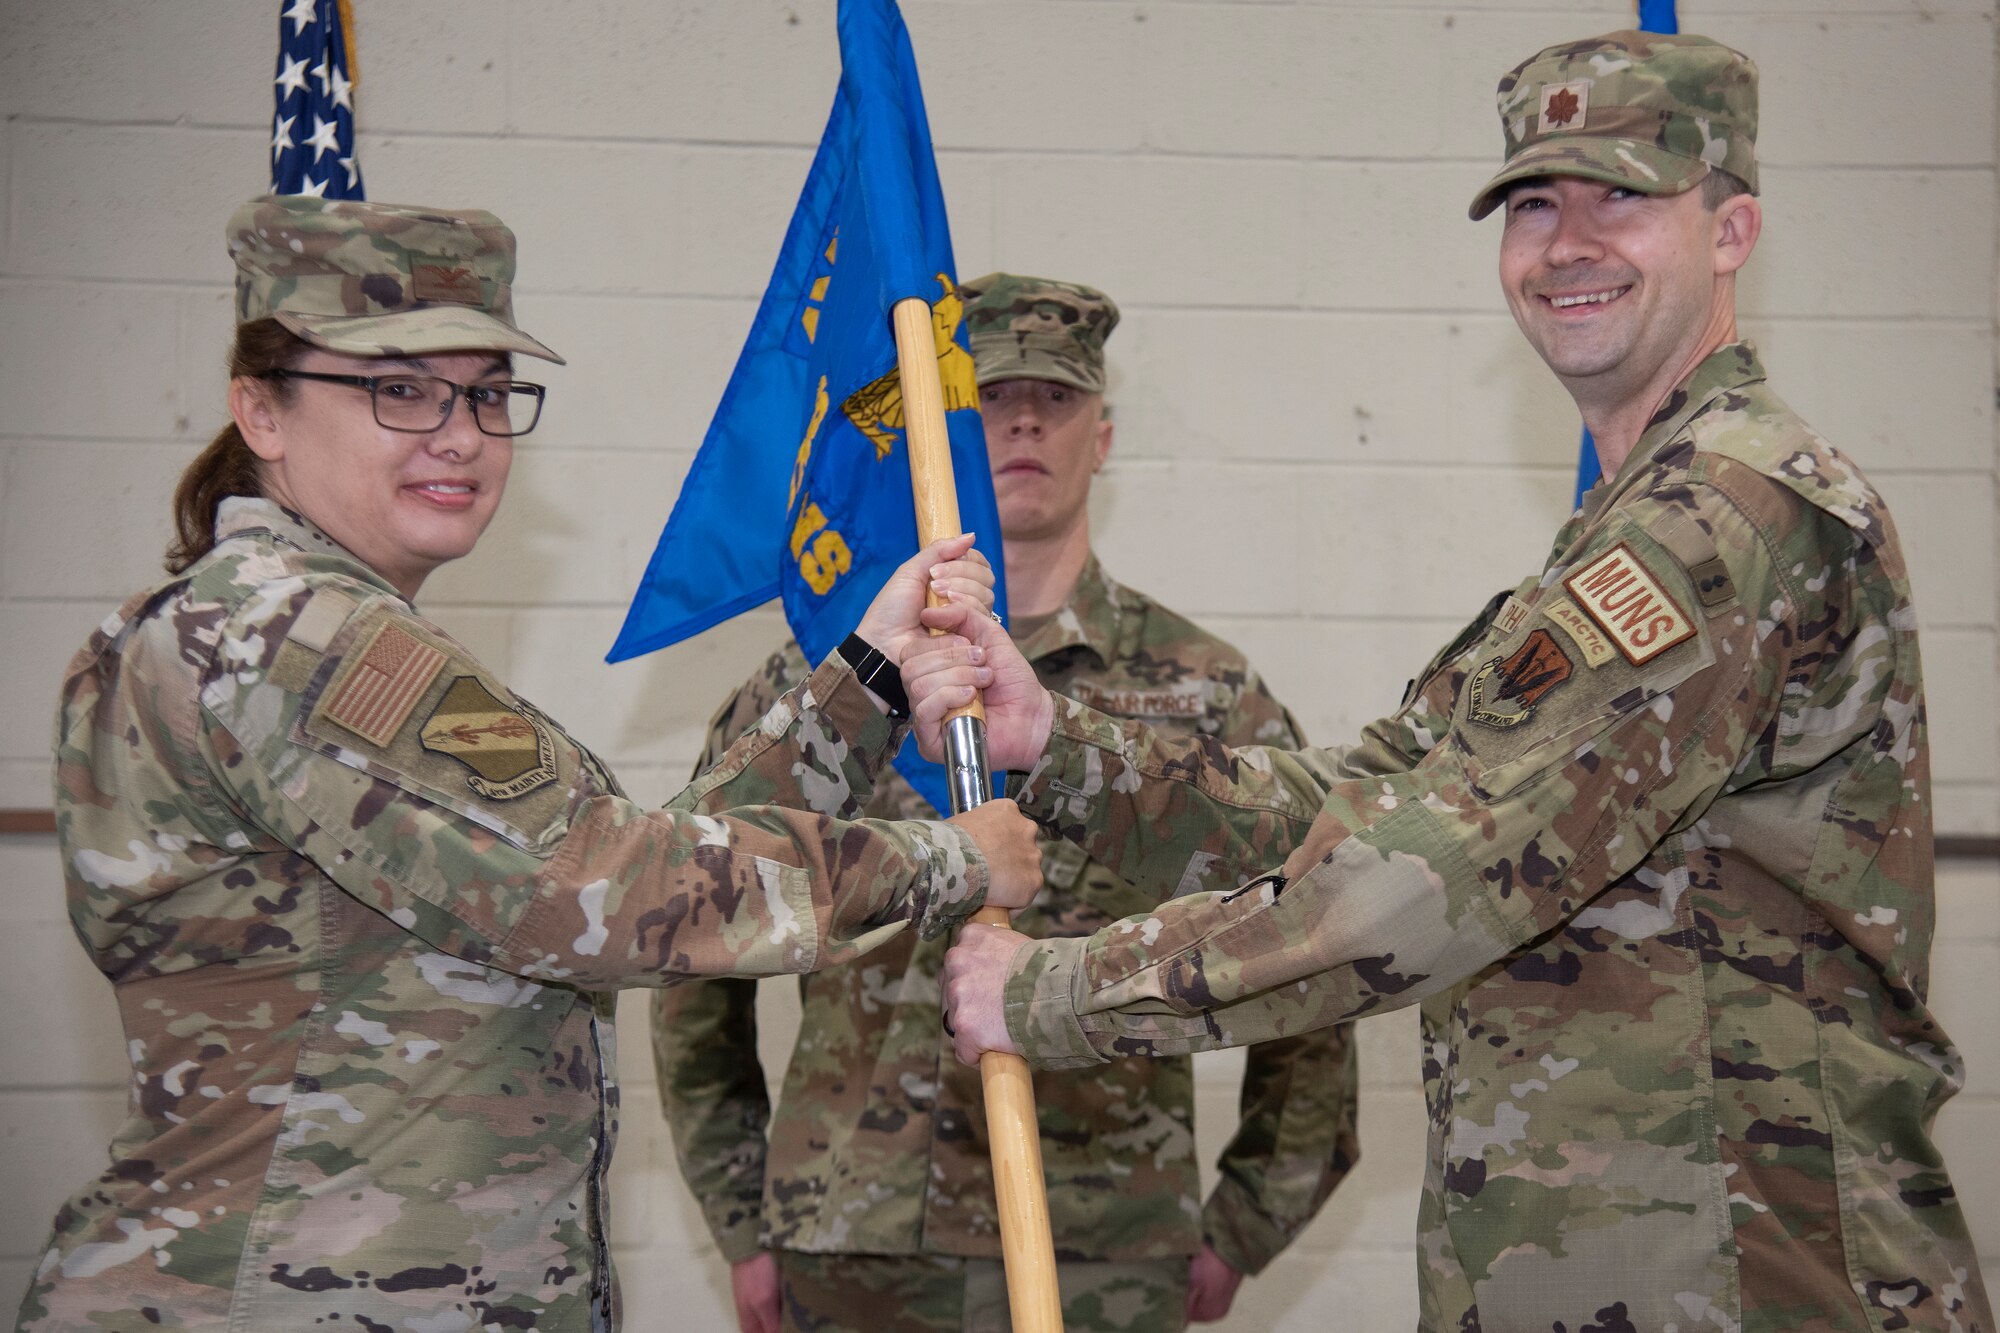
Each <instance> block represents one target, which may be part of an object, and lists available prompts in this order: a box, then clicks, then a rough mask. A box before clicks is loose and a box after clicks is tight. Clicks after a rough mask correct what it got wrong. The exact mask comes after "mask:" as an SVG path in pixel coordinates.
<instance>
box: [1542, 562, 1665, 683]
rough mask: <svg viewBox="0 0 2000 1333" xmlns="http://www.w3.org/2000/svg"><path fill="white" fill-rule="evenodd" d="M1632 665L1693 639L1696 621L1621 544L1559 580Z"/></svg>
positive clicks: (1648, 660) (1639, 663)
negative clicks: (1689, 616) (1561, 580)
mask: <svg viewBox="0 0 2000 1333" xmlns="http://www.w3.org/2000/svg"><path fill="white" fill-rule="evenodd" d="M1563 587H1564V588H1566V589H1568V590H1569V594H1570V596H1572V597H1574V598H1576V603H1577V605H1578V606H1581V607H1582V608H1583V609H1584V610H1585V611H1586V612H1587V613H1589V615H1590V618H1591V619H1592V620H1594V621H1596V622H1597V623H1598V625H1599V626H1600V627H1602V628H1603V630H1604V632H1605V633H1606V634H1608V635H1610V636H1611V642H1613V643H1614V644H1616V645H1618V651H1619V652H1621V653H1623V654H1625V660H1626V661H1628V662H1630V663H1631V664H1632V665H1633V666H1644V665H1645V664H1646V663H1648V662H1650V661H1652V660H1653V659H1654V658H1656V657H1658V656H1659V655H1660V654H1661V653H1664V652H1665V651H1667V649H1669V648H1671V647H1673V646H1674V645H1675V644H1677V643H1681V642H1683V641H1685V640H1687V639H1691V638H1693V637H1694V622H1693V621H1692V620H1690V619H1689V618H1688V614H1687V612H1685V611H1683V610H1681V607H1680V604H1679V603H1678V602H1676V601H1674V599H1673V597H1672V595H1671V594H1669V593H1668V592H1667V590H1666V589H1665V588H1663V587H1661V586H1660V581H1659V580H1658V579H1656V578H1654V577H1653V574H1652V571H1651V570H1648V569H1647V568H1646V566H1645V565H1644V564H1642V563H1640V560H1639V557H1638V556H1636V555H1634V554H1633V553H1632V548H1631V547H1629V546H1627V545H1626V544H1625V543H1624V542H1620V543H1618V545H1616V546H1614V547H1612V548H1611V549H1610V550H1608V551H1606V552H1605V553H1604V554H1603V555H1600V556H1599V557H1597V559H1595V560H1593V561H1591V562H1590V563H1589V564H1587V565H1585V566H1584V567H1583V568H1582V569H1580V570H1578V571H1577V572H1576V573H1574V574H1572V575H1570V576H1569V577H1568V578H1566V579H1564V580H1563Z"/></svg>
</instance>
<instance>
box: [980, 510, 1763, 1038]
mask: <svg viewBox="0 0 2000 1333" xmlns="http://www.w3.org/2000/svg"><path fill="white" fill-rule="evenodd" d="M1697 548H1699V549H1697ZM1703 550H1705V552H1706V558H1705V559H1704V558H1700V557H1701V555H1702V551H1703ZM1689 551H1694V556H1693V557H1692V558H1691V557H1689V556H1688V555H1687V554H1686V553H1687V552H1689ZM1621 552H1622V553H1623V560H1622V563H1621V562H1620V561H1619V559H1618V557H1619V556H1620V553H1621ZM1607 562H1609V563H1607ZM1690 567H1692V568H1694V569H1696V570H1698V571H1699V572H1700V575H1701V577H1700V580H1699V582H1697V580H1696V579H1695V578H1694V577H1691V575H1690V573H1689V568H1690ZM1635 569H1636V570H1638V571H1640V572H1642V573H1643V574H1644V576H1645V577H1644V578H1639V577H1638V576H1637V575H1636V574H1634V573H1633V571H1634V570H1635ZM1621 571H1622V573H1621ZM1564 572H1567V573H1568V578H1567V579H1565V580H1563V585H1562V587H1561V588H1556V587H1554V586H1551V587H1549V588H1547V589H1545V591H1544V594H1543V595H1542V596H1541V597H1540V598H1539V599H1538V600H1537V602H1536V603H1535V605H1534V608H1533V610H1532V611H1531V612H1530V613H1529V614H1527V615H1525V616H1524V617H1522V618H1521V619H1520V621H1519V622H1518V623H1517V624H1515V625H1514V626H1512V627H1511V628H1510V629H1509V630H1508V631H1507V632H1506V633H1504V634H1496V635H1492V636H1489V637H1487V638H1486V639H1484V640H1483V641H1482V642H1481V644H1480V645H1479V647H1478V649H1477V651H1474V652H1470V653H1468V654H1467V655H1466V656H1464V657H1462V658H1461V659H1459V661H1458V662H1456V663H1454V664H1453V665H1452V666H1451V667H1450V668H1449V669H1448V670H1446V671H1444V672H1441V673H1439V675H1438V677H1437V678H1436V679H1435V680H1433V681H1432V682H1431V684H1430V685H1429V687H1428V689H1429V691H1430V697H1431V699H1432V702H1433V704H1434V706H1436V707H1438V708H1439V709H1443V708H1445V707H1449V709H1450V712H1451V724H1450V727H1449V729H1448V731H1447V732H1446V733H1445V734H1444V735H1443V736H1441V737H1440V738H1439V743H1438V745H1437V746H1436V747H1435V748H1434V749H1433V750H1431V752H1430V753H1429V754H1427V755H1426V756H1425V757H1424V759H1423V760H1422V761H1421V762H1420V763H1419V764H1417V765H1416V766H1415V767H1414V768H1413V769H1411V770H1409V771H1408V772H1406V773H1400V774H1393V775H1388V776H1384V777H1379V778H1366V779H1354V780H1349V781H1346V782H1342V783H1338V784H1336V785H1334V786H1333V787H1332V788H1331V790H1329V791H1328V792H1327V796H1326V801H1325V805H1324V808H1323V810H1322V811H1321V813H1320V816H1319V818H1318V819H1317V820H1316V821H1315V822H1314V824H1313V826H1312V828H1311V831H1310V833H1309V834H1308V836H1307V837H1306V838H1305V840H1304V841H1303V842H1301V843H1300V844H1299V845H1298V846H1297V847H1295V848H1293V849H1291V852H1290V855H1289V856H1288V857H1287V858H1286V859H1285V863H1284V866H1283V869H1282V872H1281V873H1280V875H1279V876H1276V877H1272V878H1267V879H1265V880H1263V881H1259V882H1254V883H1252V884H1250V885H1247V886H1245V887H1244V888H1242V889H1239V890H1237V891H1235V892H1231V893H1203V894H1195V895H1189V896H1188V897H1186V898H1183V899H1180V900H1177V901H1175V902H1172V903H1169V904H1167V905H1166V906H1164V907H1162V908H1161V909H1160V910H1159V911H1157V912H1155V913H1153V914H1152V915H1151V916H1149V917H1133V918H1129V919H1127V920H1125V921H1122V922H1118V923H1116V924H1114V925H1112V926H1110V927H1107V928H1106V929H1104V930H1102V931H1100V932H1098V934H1097V935H1095V936H1092V937H1089V938H1082V939H1070V940H1049V941H1039V942H1036V943H1034V944H1031V945H1024V946H1023V947H1022V948H1021V950H1020V951H1019V953H1017V955H1016V956H1015V960H1014V968H1013V972H1012V975H1011V977H1010V979H1009V981H1008V984H1007V1023H1008V1029H1009V1031H1010V1032H1011V1033H1012V1034H1013V1037H1014V1039H1015V1041H1016V1043H1017V1044H1018V1045H1019V1046H1020V1048H1021V1049H1022V1050H1023V1051H1024V1052H1026V1053H1027V1054H1028V1055H1029V1057H1030V1059H1032V1060H1033V1061H1035V1062H1036V1063H1038V1064H1041V1065H1043V1066H1045V1067H1070V1066H1077V1065H1084V1064H1090V1063H1093V1062H1097V1061H1101V1060H1104V1059H1106V1058H1109V1057H1110V1056H1111V1055H1113V1054H1119V1055H1127V1054H1133V1053H1153V1054H1172V1053H1178V1052H1183V1051H1191V1050H1202V1049H1208V1048H1212V1047H1217V1046H1226V1045H1245V1044H1248V1043H1250V1042H1255V1041H1262V1040H1268V1039H1270V1038H1273V1037H1280V1036H1288V1035H1295V1034H1297V1033H1301V1032H1305V1031H1309V1030H1311V1029H1313V1028H1316V1027H1319V1026H1322V1025H1324V1024H1327V1023H1332V1022H1337V1021H1340V1020H1342V1019H1348V1018H1355V1017H1358V1016H1360V1015H1362V1014H1366V1013H1371V1012H1375V1011H1378V1010H1383V1009H1388V1008H1393V1007H1397V1006H1400V1005H1406V1004H1413V1003H1415V1002H1417V1001H1418V1000H1421V999H1423V998H1425V997H1426V996H1429V995H1431V994H1433V993H1436V992H1438V991H1441V990H1444V989H1446V988H1447V987H1449V986H1450V985H1452V984H1453V983H1455V982H1456V981H1458V980H1460V979H1461V978H1464V977H1466V976H1468V975H1470V974H1472V973H1473V972H1475V971H1477V970H1478V969H1480V968H1483V967H1486V966H1489V965H1490V964H1492V963H1494V962H1495V961H1497V960H1499V959H1501V958H1502V957H1504V956H1505V955H1506V954H1507V953H1509V952H1510V951H1511V950H1513V949H1515V948H1517V947H1519V946H1521V945H1523V944H1525V943H1526V942H1527V941H1530V940H1532V939H1534V938H1535V937H1537V936H1539V935H1542V934H1544V933H1546V932H1547V931H1549V930H1552V929H1555V928H1556V927H1558V926H1560V925H1561V924H1563V923H1564V922H1566V921H1568V920H1569V919H1571V918H1572V917H1579V914H1582V917H1581V918H1580V919H1582V918H1589V917H1590V914H1591V911H1592V909H1591V906H1590V905H1591V902H1592V900H1593V899H1594V898H1596V897H1597V895H1598V894H1600V893H1601V892H1602V891H1603V890H1604V889H1606V888H1607V887H1609V886H1610V885H1611V884H1613V883H1615V882H1617V881H1618V880H1620V879H1622V878H1623V877H1624V876H1626V875H1627V874H1629V873H1631V872H1632V871H1633V870H1634V869H1635V868H1636V867H1638V866H1639V864H1640V863H1641V861H1643V859H1644V858H1645V856H1646V854H1647V853H1648V852H1649V851H1650V850H1651V849H1652V848H1653V847H1654V846H1655V845H1656V844H1658V843H1659V842H1660V841H1661V840H1662V839H1663V838H1664V837H1666V836H1667V835H1668V834H1669V833H1671V832H1677V831H1685V830H1689V829H1696V830H1697V832H1698V827H1697V821H1698V819H1699V817H1700V815H1701V813H1702V812H1703V810H1705V809H1706V807H1707V805H1708V803H1709V802H1710V801H1712V800H1713V799H1714V797H1715V796H1716V795H1717V794H1718V793H1719V792H1720V791H1722V790H1723V788H1724V786H1725V784H1727V783H1728V781H1729V780H1730V777H1731V774H1732V772H1733V770H1734V769H1735V767H1736V764H1737V762H1738V760H1739V759H1740V758H1741V756H1742V755H1743V754H1745V753H1746V752H1747V751H1748V749H1749V748H1750V747H1751V745H1752V744H1753V743H1754V742H1755V741H1756V740H1757V738H1759V737H1760V736H1761V734H1762V733H1763V731H1764V729H1765V728H1766V727H1767V726H1769V725H1771V719H1772V717H1773V715H1774V714H1775V711H1776V708H1777V702H1778V700H1779V699H1780V697H1781V695H1782V692H1783V673H1784V671H1785V669H1786V667H1787V664H1788V657H1787V655H1786V647H1785V645H1787V644H1788V643H1790V642H1792V641H1794V637H1795V633H1794V630H1795V627H1794V626H1792V625H1791V624H1790V623H1789V622H1788V620H1787V619H1786V617H1788V616H1789V615H1791V614H1793V608H1795V607H1796V606H1797V605H1798V601H1799V599H1798V596H1797V595H1796V593H1795V591H1794V590H1793V589H1792V588H1791V587H1790V586H1789V584H1788V582H1787V580H1788V579H1790V578H1792V577H1793V575H1791V574H1788V573H1781V572H1780V570H1779V567H1778V564H1777V562H1776V561H1775V560H1774V559H1773V558H1772V556H1771V554H1770V552H1769V551H1768V549H1767V548H1766V547H1765V546H1764V545H1763V543H1762V540H1761V539H1760V538H1759V536H1758V535H1757V534H1756V532H1755V531H1754V529H1753V528H1752V527H1751V525H1750V524H1749V522H1748V521H1747V520H1745V519H1744V518H1743V517H1742V515H1741V514H1740V513H1739V512H1738V511H1737V510H1736V509H1735V507H1734V506H1733V505H1732V504H1731V503H1730V502H1729V501H1728V500H1727V499H1726V498H1725V497H1724V496H1723V495H1722V494H1721V493H1720V492H1719V491H1717V490H1714V489H1712V488H1709V487H1694V486H1690V487H1682V488H1680V493H1679V494H1677V495H1675V496H1674V497H1673V498H1672V499H1671V500H1667V499H1654V498H1642V499H1640V500H1638V501H1635V502H1634V503H1633V504H1631V505H1630V506H1628V507H1627V508H1625V509H1623V510H1621V511H1620V512H1619V513H1618V514H1617V515H1614V516H1613V517H1612V518H1611V519H1610V520H1608V521H1607V522H1606V524H1605V526H1604V527H1603V529H1601V530H1600V531H1599V532H1598V534H1597V535H1596V536H1594V537H1593V539H1592V541H1591V543H1590V544H1589V546H1588V547H1587V548H1586V549H1584V550H1583V551H1582V552H1581V553H1580V554H1579V556H1578V557H1577V559H1576V560H1575V561H1574V562H1573V563H1572V564H1571V565H1570V566H1568V569H1567V571H1552V577H1553V576H1558V575H1560V574H1562V573H1564ZM1611 575H1617V576H1618V577H1619V578H1620V580H1621V585H1620V586H1621V590H1622V591H1621V609H1622V610H1625V611H1629V612H1632V613H1635V614H1636V613H1640V612H1643V613H1645V615H1646V616H1648V617H1651V618H1650V619H1641V620H1638V621H1636V622H1632V623H1627V622H1623V621H1618V622H1617V623H1619V624H1620V625H1621V628H1620V629H1619V630H1617V631H1613V630H1612V629H1611V628H1610V627H1609V626H1607V625H1602V624H1600V623H1599V622H1598V621H1596V620H1594V619H1592V618H1591V617H1590V616H1588V615H1586V614H1585V613H1584V612H1582V611H1580V610H1578V603H1579V602H1580V601H1584V600H1586V599H1587V598H1588V597H1593V596H1600V595H1603V593H1604V588H1603V586H1602V585H1600V584H1596V583H1595V582H1594V580H1596V579H1597V578H1598V577H1600V576H1611ZM1578 580H1583V581H1584V586H1583V587H1582V589H1579V587H1578ZM1648 580H1650V582H1651V584H1652V588H1651V590H1650V591H1647V592H1646V593H1645V601H1644V602H1643V603H1642V604H1635V603H1631V602H1629V601H1624V600H1623V593H1624V592H1631V591H1632V589H1633V587H1638V588H1641V589H1643V588H1644V585H1645V584H1646V582H1647V581H1648ZM1593 589H1594V590H1593ZM1654 613H1658V614H1657V615H1655V614H1654ZM1612 619H1613V620H1614V621H1616V620H1617V617H1615V616H1614V617H1612ZM1496 629H1497V627H1496ZM1683 630H1684V631H1685V633H1684V634H1683V633H1682V631H1683ZM1620 634H1622V635H1623V636H1624V637H1623V638H1621V637H1619V635H1620ZM1628 644H1629V648H1630V650H1631V651H1629V652H1628V651H1627V647H1628ZM1635 658H1636V659H1637V660H1635ZM1057 731H1058V734H1057V735H1056V736H1054V737H1052V739H1051V744H1050V747H1049V750H1048V752H1047V754H1045V755H1044V757H1043V761H1042V763H1041V764H1040V765H1039V766H1038V768H1037V770H1036V780H1035V782H1034V783H1033V784H1031V786H1030V788H1029V789H1028V790H1027V791H1025V792H1024V802H1023V803H1024V805H1029V806H1031V807H1035V809H1036V813H1038V814H1043V815H1046V814H1049V813H1052V812H1053V809H1052V808H1053V807H1055V806H1057V805H1060V806H1062V807H1063V809H1064V811H1065V812H1066V814H1067V817H1068V818H1070V819H1071V820H1073V821H1075V822H1076V824H1077V826H1078V832H1079V835H1080V836H1082V837H1083V838H1084V840H1085V845H1086V846H1087V847H1088V846H1090V845H1091V842H1092V841H1093V840H1094V841H1098V842H1101V843H1102V845H1103V846H1104V848H1105V852H1102V853H1097V854H1099V855H1101V856H1105V857H1106V859H1108V861H1109V863H1110V864H1111V865H1112V866H1113V867H1114V869H1115V868H1116V867H1117V865H1118V861H1119V855H1120V852H1121V851H1122V849H1123V848H1124V847H1125V846H1127V845H1129V843H1130V840H1132V839H1133V838H1135V837H1143V835H1144V832H1145V830H1146V829H1148V828H1152V827H1156V826H1155V825H1154V824H1153V820H1154V819H1155V818H1156V817H1157V816H1158V812H1159V811H1161V810H1162V809H1163V808H1176V807H1181V806H1186V805H1194V804H1201V805H1213V804H1217V803H1221V802H1223V801H1226V800H1228V799H1232V798H1234V799H1242V798H1244V797H1248V798H1249V801H1250V802H1251V803H1252V804H1253V807H1254V808H1259V809H1261V808H1267V807H1268V806H1269V805H1270V804H1271V801H1270V795H1269V793H1270V789H1271V786H1272V784H1271V783H1270V782H1269V780H1268V778H1267V776H1266V775H1265V774H1264V773H1263V772H1261V771H1260V772H1258V773H1257V774H1256V778H1257V780H1256V781H1255V782H1252V783H1242V782H1235V781H1228V779H1231V778H1232V773H1231V771H1230V769H1229V767H1228V762H1227V761H1228V758H1229V756H1228V755H1227V754H1226V753H1224V754H1220V755H1211V754H1205V753H1203V752H1201V751H1200V749H1199V747H1191V746H1189V745H1187V744H1176V743H1172V742H1168V741H1166V740H1164V739H1163V738H1161V737H1158V736H1155V735H1152V734H1149V733H1147V732H1146V731H1145V730H1143V729H1141V728H1136V727H1134V728H1130V729H1121V728H1119V727H1118V726H1117V725H1116V724H1112V723H1110V721H1109V719H1104V718H1101V717H1096V716H1091V715H1082V714H1078V713H1076V712H1075V711H1074V710H1072V711H1070V712H1069V713H1067V714H1066V715H1065V716H1063V717H1061V718H1059V720H1058V723H1057ZM1066 793H1075V794H1066ZM1045 794H1046V795H1045ZM1208 822H1209V826H1210V827H1214V826H1215V824H1216V823H1217V821H1214V820H1211V821H1208ZM1221 822H1222V823H1223V824H1224V825H1225V826H1228V825H1232V824H1233V825H1235V826H1241V825H1242V823H1243V820H1242V818H1241V817H1240V816H1237V817H1234V818H1233V819H1231V820H1225V821H1221ZM1093 835H1094V836H1093ZM1239 836H1240V835H1239ZM1649 887H1653V888H1655V889H1657V891H1658V893H1659V895H1660V902H1661V903H1663V904H1665V903H1668V902H1669V901H1671V902H1672V903H1675V904H1677V903H1678V901H1679V898H1680V896H1681V895H1682V894H1683V893H1684V892H1685V887H1686V886H1685V884H1684V883H1683V884H1679V885H1675V884H1671V883H1665V882H1663V883H1661V884H1660V885H1657V886H1649ZM1633 910H1656V911H1657V910H1672V908H1671V907H1668V906H1661V907H1656V908H1651V909H1641V908H1640V905H1639V904H1635V903H1626V902H1621V903H1620V905H1619V907H1618V908H1617V909H1615V912H1614V914H1615V913H1620V912H1628V911H1633ZM1606 911H1607V912H1613V909H1606ZM1591 923H1592V924H1607V925H1610V926H1611V927H1612V928H1613V929H1614V930H1615V929H1616V928H1617V927H1618V926H1619V925H1621V924H1627V923H1625V922H1623V921H1618V920H1611V921H1606V922H1603V923H1599V922H1597V921H1596V920H1595V919H1594V918H1591ZM1628 928H1636V926H1628Z"/></svg>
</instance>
